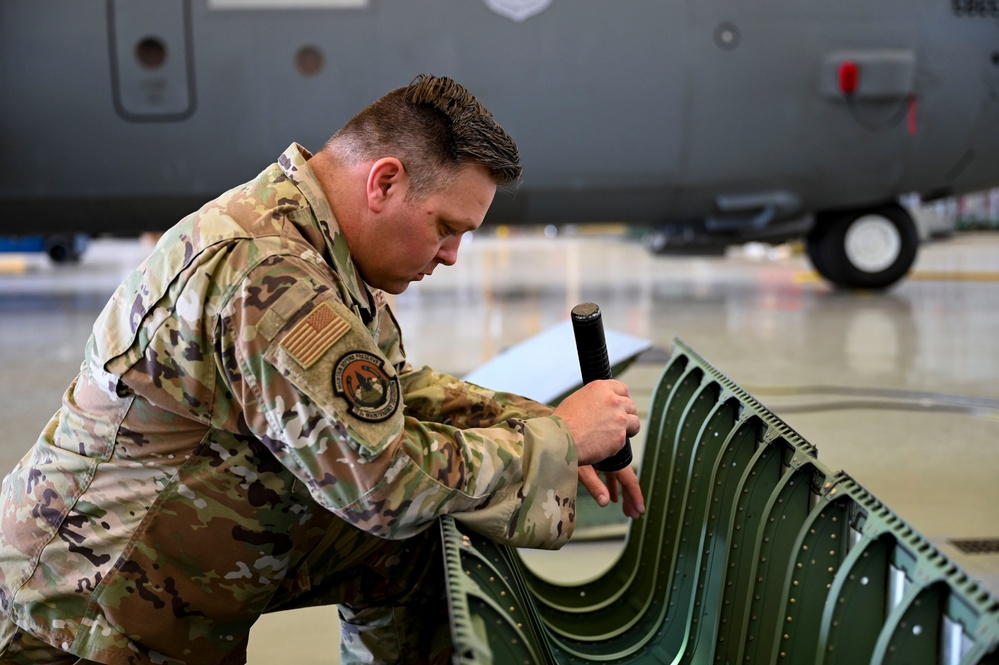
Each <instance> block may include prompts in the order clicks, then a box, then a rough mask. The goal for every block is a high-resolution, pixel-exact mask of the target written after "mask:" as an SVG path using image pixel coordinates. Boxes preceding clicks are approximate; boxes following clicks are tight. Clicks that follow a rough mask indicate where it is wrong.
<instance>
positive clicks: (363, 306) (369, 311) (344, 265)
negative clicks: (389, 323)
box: [278, 143, 375, 321]
mask: <svg viewBox="0 0 999 665" xmlns="http://www.w3.org/2000/svg"><path fill="white" fill-rule="evenodd" d="M311 157H312V153H311V152H309V151H308V150H306V149H305V148H303V147H302V146H301V145H299V144H298V143H292V144H291V145H290V146H288V149H287V150H285V151H284V153H282V154H281V157H280V158H279V159H278V166H280V167H281V170H282V171H283V172H284V174H285V176H287V177H288V179H289V180H290V181H292V182H293V183H295V185H296V186H297V187H298V189H299V191H301V192H302V195H303V196H305V199H306V201H308V203H309V207H310V208H312V215H313V216H314V218H315V220H316V223H317V224H318V225H319V228H320V230H321V232H322V237H323V242H324V243H325V244H326V251H325V252H322V253H323V254H324V255H325V256H326V257H327V261H329V262H330V264H331V265H332V266H333V269H334V270H335V271H336V272H337V274H338V275H340V278H341V279H342V280H343V284H344V286H345V287H346V288H347V291H348V292H349V293H350V296H351V297H352V298H353V299H354V303H355V304H356V305H357V307H358V308H360V310H361V312H362V318H363V319H365V320H366V321H369V320H371V317H372V316H373V314H374V311H375V306H374V299H373V297H372V294H371V290H370V289H369V288H368V286H367V285H366V284H365V283H364V281H363V280H362V279H361V277H360V275H358V274H357V269H356V268H355V266H354V261H353V259H352V258H351V257H350V251H349V250H348V249H347V241H346V239H345V238H344V237H343V233H342V232H341V231H340V225H339V224H338V223H337V221H336V217H334V216H333V209H332V208H331V207H330V203H329V201H328V200H327V199H326V195H325V194H324V193H323V188H322V185H321V184H320V182H319V179H318V178H317V177H316V174H315V173H314V172H313V171H312V168H310V167H309V163H308V160H309V159H310V158H311ZM310 235H311V234H310ZM316 249H321V248H319V247H317V248H316Z"/></svg>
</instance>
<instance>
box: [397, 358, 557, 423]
mask: <svg viewBox="0 0 999 665" xmlns="http://www.w3.org/2000/svg"><path fill="white" fill-rule="evenodd" d="M399 381H400V383H401V384H402V394H403V395H404V396H405V402H406V414H407V415H411V416H414V417H416V418H420V419H421V420H431V421H434V422H440V423H447V424H448V425H453V426H454V427H459V428H462V429H464V428H467V427H490V426H492V425H495V424H497V423H502V422H504V421H507V420H509V419H511V418H518V419H521V420H524V419H528V418H538V417H544V416H550V415H551V414H552V411H553V409H552V407H550V406H548V405H546V404H541V403H540V402H535V401H534V400H531V399H528V398H526V397H521V396H520V395H514V394H513V393H505V392H496V391H493V390H489V389H487V388H483V387H481V386H477V385H475V384H474V383H468V382H467V381H462V380H461V379H458V378H456V377H453V376H450V375H448V374H443V373H441V372H435V371H434V370H432V369H430V368H429V367H423V368H421V369H419V370H412V369H411V370H409V371H407V372H403V373H401V374H400V375H399Z"/></svg>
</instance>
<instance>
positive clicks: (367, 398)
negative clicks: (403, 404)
mask: <svg viewBox="0 0 999 665" xmlns="http://www.w3.org/2000/svg"><path fill="white" fill-rule="evenodd" d="M333 392H334V393H336V394H337V396H338V397H342V398H343V399H345V400H346V401H347V404H348V408H347V411H348V412H349V413H350V414H351V415H353V416H354V417H356V418H359V419H360V420H365V421H367V422H369V423H380V422H382V421H383V420H388V419H389V418H390V417H391V416H392V414H393V413H395V410H396V409H397V408H399V379H398V378H395V377H391V378H390V377H389V375H388V374H387V373H386V372H385V362H384V361H383V360H382V359H381V358H379V357H378V356H376V355H374V354H371V353H368V352H366V351H351V352H350V353H347V354H345V355H344V356H343V357H342V358H340V360H338V361H337V363H336V367H335V368H334V369H333Z"/></svg>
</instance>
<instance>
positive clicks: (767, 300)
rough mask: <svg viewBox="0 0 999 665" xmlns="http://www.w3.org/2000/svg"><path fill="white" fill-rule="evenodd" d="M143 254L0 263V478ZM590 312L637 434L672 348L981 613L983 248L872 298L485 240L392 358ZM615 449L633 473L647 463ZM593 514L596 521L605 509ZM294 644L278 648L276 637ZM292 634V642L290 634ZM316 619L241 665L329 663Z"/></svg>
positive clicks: (729, 265) (494, 349)
mask: <svg viewBox="0 0 999 665" xmlns="http://www.w3.org/2000/svg"><path fill="white" fill-rule="evenodd" d="M149 249H150V244H149V243H148V242H147V241H132V240H98V241H95V242H94V243H93V244H92V246H91V247H90V249H89V250H88V252H87V253H86V254H85V255H84V257H83V259H82V260H81V261H80V262H79V263H77V264H69V265H53V264H50V263H49V262H48V260H47V259H46V258H45V257H44V256H42V255H34V254H16V253H13V254H0V312H2V314H0V334H2V339H3V340H4V343H3V344H2V345H0V361H2V366H3V368H4V370H3V372H2V374H0V393H2V397H0V421H2V422H3V423H4V425H5V432H4V434H5V436H4V439H5V440H4V444H3V446H2V447H0V466H2V467H3V468H4V469H9V468H11V467H12V466H13V465H14V464H15V462H16V461H17V459H18V458H19V457H20V456H21V455H22V454H23V453H24V452H25V451H26V450H27V449H28V447H29V446H30V445H31V443H32V442H33V441H34V440H35V438H36V437H37V435H38V432H39V431H40V430H41V428H42V426H43V425H44V423H45V422H46V421H47V419H48V418H49V417H50V416H51V414H52V412H54V411H55V409H56V408H57V407H58V405H59V400H60V398H61V395H62V393H63V391H64V390H65V388H66V386H67V385H68V383H69V381H70V380H71V379H72V377H73V376H74V375H75V373H76V371H77V368H78V366H79V362H80V359H81V357H82V350H83V345H84V343H85V342H86V339H87V337H88V335H89V334H90V328H91V326H92V324H93V321H94V319H95V318H96V316H97V314H98V313H99V312H100V310H101V308H102V307H103V305H104V303H105V301H106V300H107V298H108V297H109V295H110V294H111V292H112V291H113V289H114V288H115V286H116V285H117V284H118V282H119V281H120V280H121V279H122V278H123V277H124V276H125V275H126V274H127V273H128V272H129V271H130V270H131V269H132V268H133V267H134V266H135V265H137V264H138V263H139V262H140V261H141V259H142V258H143V257H144V255H145V254H146V253H147V252H148V251H149ZM586 301H590V302H595V303H597V304H599V305H600V307H601V309H602V310H603V317H604V325H605V326H606V327H607V328H609V329H614V330H618V331H621V332H624V333H628V334H630V335H634V336H637V337H642V338H647V339H649V340H651V342H652V343H653V349H652V350H650V351H648V352H645V353H644V354H642V355H641V356H639V358H638V359H637V360H636V362H635V363H634V364H632V365H631V366H630V367H629V368H628V369H627V370H626V371H625V372H624V373H622V374H621V375H619V377H618V378H621V379H622V380H624V381H625V382H627V383H628V384H629V387H630V389H631V391H632V394H633V396H634V397H635V399H636V402H637V403H638V404H639V408H640V409H646V411H643V412H642V415H643V418H646V417H647V416H648V412H647V409H648V405H649V401H650V399H651V393H652V389H653V386H654V385H655V383H656V381H657V380H658V378H659V375H660V373H661V372H662V369H663V367H664V365H665V363H666V361H667V359H668V357H669V354H670V351H671V340H672V339H673V338H674V337H679V338H681V339H683V340H684V341H685V342H686V343H687V344H689V345H690V346H691V347H693V348H694V349H696V350H697V351H698V352H699V353H700V354H701V355H702V356H703V357H705V358H706V359H708V360H709V361H710V362H711V363H712V364H714V365H715V366H716V367H717V368H719V369H720V370H721V371H722V372H724V373H725V374H726V375H727V376H728V377H730V378H731V379H732V380H733V381H735V382H736V383H738V384H739V385H741V386H742V387H743V388H745V389H746V390H747V391H748V392H749V393H751V394H753V395H754V396H755V397H756V398H757V399H759V400H760V401H761V402H762V403H763V404H764V405H766V406H767V407H769V408H770V409H771V410H773V411H774V412H775V413H776V414H778V415H779V416H780V417H781V418H783V419H784V420H785V421H786V422H787V423H788V424H790V425H791V426H792V427H793V428H794V429H795V430H796V431H797V432H799V433H800V434H801V435H802V436H803V437H804V438H805V439H807V440H808V441H809V442H811V443H812V444H814V445H815V446H816V447H817V449H818V455H819V458H820V459H821V460H822V461H823V463H824V464H826V465H827V466H829V467H832V468H836V469H844V470H846V471H847V472H848V473H849V474H850V475H851V476H853V478H855V479H856V480H857V481H858V482H860V483H861V484H863V485H864V486H865V487H866V488H867V489H868V490H870V491H871V492H872V493H873V494H874V495H876V496H877V497H878V498H879V499H880V500H881V501H883V502H884V503H885V504H887V505H888V506H889V507H890V508H891V509H892V510H894V511H895V512H896V513H897V514H898V515H900V516H901V517H902V518H903V519H904V520H906V521H907V522H908V523H909V524H910V525H911V526H913V527H914V528H915V529H916V530H918V531H919V532H920V533H921V534H922V535H923V536H925V537H926V538H927V539H929V540H930V541H931V542H932V543H933V544H934V545H935V546H937V547H938V548H939V549H940V550H941V551H942V552H944V553H946V554H947V555H948V556H950V557H951V558H952V559H953V560H954V561H955V562H956V563H957V564H958V565H959V566H961V567H962V568H963V569H964V570H966V571H967V572H968V573H969V574H970V575H971V576H972V577H973V578H975V579H978V580H979V581H981V582H982V583H983V584H984V585H985V586H986V587H987V588H989V589H990V590H991V591H992V592H993V593H995V594H999V511H997V509H996V506H997V505H999V483H997V482H996V481H997V474H996V469H999V445H997V441H999V392H997V388H996V376H999V365H997V363H999V337H997V331H999V307H997V303H999V235H997V234H996V233H995V232H994V231H975V232H959V233H956V234H954V235H951V236H949V237H946V238H943V239H937V240H932V241H928V242H926V243H925V244H924V245H923V247H922V248H921V251H920V254H919V258H918V259H917V263H916V265H915V267H914V269H913V271H912V272H911V273H910V275H909V276H908V278H907V279H905V280H903V281H902V282H900V283H899V284H897V285H896V286H894V287H893V288H891V289H889V290H887V291H884V292H865V291H844V290H836V289H834V288H832V287H830V286H829V285H828V284H827V283H825V282H823V281H822V280H821V279H819V278H818V277H817V275H816V274H815V273H814V272H812V271H811V269H810V268H809V265H808V262H807V259H806V258H805V257H804V256H803V255H802V253H801V252H800V251H799V250H798V248H796V247H794V246H787V245H785V246H779V247H768V246H756V245H751V246H743V247H740V248H730V249H729V250H728V251H727V252H726V254H725V255H724V256H722V255H716V256H652V255H650V254H649V253H648V252H646V251H645V250H644V249H643V248H642V246H641V244H640V243H639V242H638V241H637V239H636V237H635V236H634V234H632V233H629V232H628V229H626V228H623V227H615V226H601V227H592V228H580V229H577V230H572V229H563V230H562V232H560V233H559V234H558V235H557V237H548V235H546V234H545V233H544V232H542V230H541V229H516V230H510V229H504V228H499V229H487V230H483V231H481V232H478V233H476V234H474V235H473V236H469V237H467V238H466V239H465V241H464V242H463V245H462V247H461V252H460V255H459V261H458V263H457V265H455V266H453V267H451V268H446V269H439V271H438V272H437V273H435V274H434V276H433V277H432V278H431V279H427V280H425V281H423V282H422V283H419V284H414V285H413V286H412V287H411V288H410V289H409V290H408V291H407V292H405V293H404V294H402V295H400V296H398V297H396V298H395V299H394V307H395V310H396V313H397V316H398V318H399V320H400V323H401V325H402V327H403V331H404V335H405V338H404V341H405V345H406V349H407V352H408V355H409V358H410V359H411V361H412V362H413V363H414V364H417V365H422V364H426V365H430V366H432V367H434V368H435V369H438V370H441V371H446V372H449V373H452V374H455V375H458V376H462V375H464V374H467V373H468V372H470V371H471V370H473V369H475V368H476V367H478V366H480V365H482V364H483V363H485V362H486V361H488V360H490V359H492V358H494V357H495V356H496V355H497V354H500V353H501V352H502V351H504V350H505V349H508V348H510V347H511V346H513V345H515V344H517V343H519V342H522V341H523V340H525V339H527V338H529V337H531V336H532V335H535V334H537V333H540V332H542V331H544V330H546V329H548V328H549V327H551V326H553V325H556V324H558V323H560V322H563V321H565V320H566V319H567V318H568V315H569V311H570V310H571V308H572V307H573V306H574V305H575V304H577V303H580V302H586ZM644 434H645V433H644V432H643V433H642V434H640V435H639V437H637V438H636V439H635V440H634V441H633V445H634V448H635V457H636V463H637V464H638V465H639V466H640V465H641V460H642V454H643V450H644V448H645V446H646V445H650V444H647V442H646V441H645V436H644ZM613 509H614V508H613V507H612V508H610V509H608V510H613ZM622 544H623V541H622V539H621V538H619V537H615V536H613V535H612V536H611V537H609V538H598V539H593V540H585V541H583V542H574V543H571V544H570V545H569V546H567V547H566V548H565V549H564V550H562V551H560V552H525V553H524V556H525V560H526V561H527V563H528V565H529V566H530V567H531V568H532V569H533V570H536V571H538V572H539V573H541V574H542V575H544V576H547V577H549V578H551V579H554V580H556V581H558V580H564V581H572V580H579V579H585V578H589V577H593V576H595V575H599V574H600V572H601V571H602V570H605V569H606V568H607V567H608V566H609V565H610V564H611V563H612V562H613V560H614V558H615V557H616V556H617V555H618V554H619V553H620V551H621V548H622ZM292 628H293V629H294V631H295V632H296V633H297V634H301V635H307V636H309V637H308V638H307V639H297V640H295V641H294V642H293V643H292V644H289V643H288V642H287V641H286V640H284V639H282V635H284V634H286V633H287V631H288V630H291V629H292ZM303 628H304V629H305V631H304V632H303ZM336 645H337V628H336V613H335V609H333V608H319V609H314V610H298V611H295V612H286V613H280V614H276V615H269V616H265V617H264V618H263V619H261V621H260V622H259V624H258V625H257V626H256V627H255V628H254V631H253V633H252V635H251V643H250V660H249V662H250V663H253V664H258V665H262V664H264V663H273V662H296V663H302V664H308V663H329V662H335V659H334V661H331V660H330V657H331V654H335V652H336V649H337V646H336Z"/></svg>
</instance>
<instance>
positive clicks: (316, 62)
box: [295, 46, 323, 76]
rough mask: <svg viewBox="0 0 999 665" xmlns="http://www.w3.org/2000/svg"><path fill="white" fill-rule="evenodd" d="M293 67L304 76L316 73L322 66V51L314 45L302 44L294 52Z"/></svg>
mask: <svg viewBox="0 0 999 665" xmlns="http://www.w3.org/2000/svg"><path fill="white" fill-rule="evenodd" d="M295 67H296V68H298V71H300V72H302V73H303V74H305V75H306V76H312V75H313V74H318V73H319V70H320V69H322V68H323V52H322V51H320V50H319V49H318V48H317V47H315V46H303V47H302V48H300V49H298V53H296V54H295Z"/></svg>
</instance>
